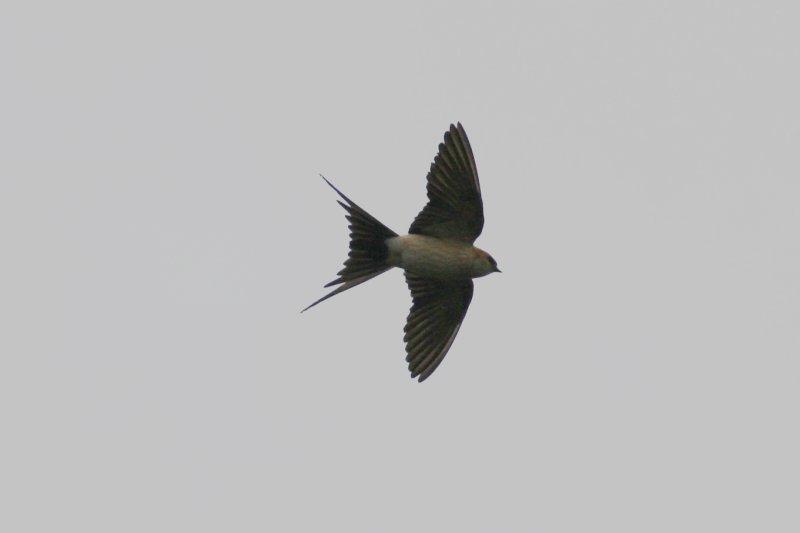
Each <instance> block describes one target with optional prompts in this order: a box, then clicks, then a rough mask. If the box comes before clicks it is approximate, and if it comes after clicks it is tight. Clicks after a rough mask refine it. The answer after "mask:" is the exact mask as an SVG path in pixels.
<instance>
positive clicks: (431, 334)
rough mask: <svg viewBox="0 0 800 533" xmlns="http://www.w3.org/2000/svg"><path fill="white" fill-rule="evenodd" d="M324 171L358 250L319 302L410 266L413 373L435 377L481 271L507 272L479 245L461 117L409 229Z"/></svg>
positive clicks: (479, 214) (479, 218) (479, 211)
mask: <svg viewBox="0 0 800 533" xmlns="http://www.w3.org/2000/svg"><path fill="white" fill-rule="evenodd" d="M322 179H324V180H325V182H326V183H327V184H328V185H330V186H331V188H333V190H334V191H336V193H337V194H338V195H339V196H340V197H341V198H342V200H344V201H341V200H337V201H338V203H339V205H341V206H342V207H343V208H344V209H345V211H347V215H346V218H347V220H348V221H349V222H350V225H349V229H350V252H349V254H348V258H347V260H346V261H345V262H344V268H343V269H341V270H340V271H339V272H338V276H339V277H338V278H336V279H335V280H333V281H331V282H330V283H328V284H327V285H325V287H331V286H334V285H339V287H338V288H336V289H335V290H333V291H331V292H330V293H328V294H326V295H325V296H323V297H322V298H320V299H319V300H317V301H316V302H314V303H312V304H311V305H309V306H308V307H306V308H305V309H303V311H306V310H308V309H310V308H311V307H314V306H315V305H317V304H318V303H320V302H323V301H325V300H327V299H328V298H330V297H331V296H335V295H337V294H339V293H340V292H343V291H346V290H348V289H352V288H353V287H355V286H356V285H360V284H361V283H364V282H365V281H367V280H369V279H372V278H374V277H375V276H377V275H379V274H382V273H384V272H386V271H387V270H389V269H391V268H394V267H398V268H402V269H403V270H404V271H405V277H406V283H407V284H408V288H409V289H410V290H411V298H412V300H413V304H412V306H411V311H410V312H409V314H408V319H407V321H406V326H405V337H404V339H403V340H404V341H405V344H406V361H407V362H408V369H409V370H410V371H411V377H412V378H418V379H419V381H420V382H422V381H424V380H425V379H427V378H428V377H429V376H430V375H431V374H432V373H433V371H434V370H436V368H437V367H438V366H439V364H440V363H441V362H442V360H443V359H444V356H445V355H447V352H448V350H450V347H451V346H452V344H453V341H454V340H455V338H456V334H458V330H459V328H461V323H462V322H463V320H464V316H465V315H466V313H467V308H468V307H469V304H470V301H471V300H472V291H473V283H472V279H473V278H479V277H482V276H486V275H487V274H491V273H492V272H500V269H498V268H497V262H496V261H495V260H494V259H493V258H492V256H491V255H489V254H488V253H486V252H484V251H483V250H481V249H480V248H477V247H476V246H473V243H474V242H475V239H477V238H478V236H479V235H480V234H481V231H482V230H483V200H482V198H481V185H480V182H479V181H478V169H477V168H476V166H475V157H474V156H473V155H472V148H471V147H470V144H469V139H467V134H466V132H465V131H464V128H463V127H462V126H461V123H458V124H457V125H455V126H454V125H452V124H451V125H450V129H449V131H447V132H445V134H444V142H442V143H441V144H439V153H438V154H437V155H436V157H435V158H434V160H433V163H432V164H431V168H430V171H429V172H428V178H427V180H428V185H427V191H428V203H427V204H426V205H425V207H424V208H423V209H422V211H420V213H419V214H418V215H417V217H416V218H415V219H414V222H412V223H411V227H410V228H409V230H408V235H398V234H397V233H395V232H394V231H392V230H390V229H389V228H387V227H386V226H384V225H383V224H381V223H380V222H379V221H378V220H377V219H376V218H375V217H373V216H372V215H370V214H369V213H367V212H366V211H364V209H362V208H361V207H359V206H358V205H357V204H356V203H355V202H353V201H352V200H351V199H350V198H348V197H347V196H345V195H344V194H343V193H342V192H341V191H340V190H339V189H337V188H336V187H335V186H334V185H333V184H332V183H331V182H330V181H328V180H327V179H326V178H325V176H322Z"/></svg>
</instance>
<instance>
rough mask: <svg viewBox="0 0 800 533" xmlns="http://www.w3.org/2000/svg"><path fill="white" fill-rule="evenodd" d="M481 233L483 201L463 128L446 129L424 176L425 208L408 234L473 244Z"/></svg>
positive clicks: (452, 127) (459, 125)
mask: <svg viewBox="0 0 800 533" xmlns="http://www.w3.org/2000/svg"><path fill="white" fill-rule="evenodd" d="M482 230H483V200H481V185H480V182H479V181H478V169H477V167H476V166H475V157H474V156H473V155H472V148H471V147H470V145H469V139H467V134H466V132H465V131H464V128H463V127H462V126H461V123H460V122H459V123H458V125H457V126H453V125H452V124H451V125H450V131H447V132H445V134H444V142H443V143H441V144H440V145H439V153H438V154H437V155H436V157H435V158H434V160H433V163H432V164H431V170H430V172H428V204H427V205H426V206H425V207H424V208H423V209H422V211H420V213H419V215H417V218H415V219H414V222H413V223H412V224H411V228H410V229H409V230H408V232H409V233H418V234H420V235H429V236H431V237H439V238H442V239H454V240H458V241H463V242H468V243H470V244H471V243H473V242H474V241H475V239H477V238H478V235H480V234H481V231H482Z"/></svg>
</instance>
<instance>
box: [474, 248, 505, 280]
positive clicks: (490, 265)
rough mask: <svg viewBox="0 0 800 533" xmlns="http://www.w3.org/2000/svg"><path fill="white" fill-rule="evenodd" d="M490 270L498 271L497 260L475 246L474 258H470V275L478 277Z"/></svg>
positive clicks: (490, 271)
mask: <svg viewBox="0 0 800 533" xmlns="http://www.w3.org/2000/svg"><path fill="white" fill-rule="evenodd" d="M492 272H500V269H499V268H497V261H495V260H494V257H492V256H491V255H489V254H487V253H486V252H484V251H483V250H481V249H480V248H475V258H474V259H473V260H472V276H473V277H475V278H479V277H481V276H486V275H488V274H491V273H492Z"/></svg>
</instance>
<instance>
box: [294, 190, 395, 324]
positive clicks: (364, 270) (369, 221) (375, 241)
mask: <svg viewBox="0 0 800 533" xmlns="http://www.w3.org/2000/svg"><path fill="white" fill-rule="evenodd" d="M322 179H324V180H325V183H327V184H328V185H330V186H331V188H332V189H333V190H334V191H336V193H337V194H338V195H339V196H341V197H342V199H343V200H344V202H342V201H339V200H337V202H339V205H341V206H342V207H344V209H345V211H347V215H346V218H347V220H348V222H350V225H349V226H348V227H349V228H350V253H349V254H348V258H347V260H346V261H345V262H344V268H343V269H341V270H340V271H339V272H338V276H339V277H338V278H336V279H335V280H333V281H331V282H330V283H328V284H327V285H325V286H326V287H332V286H333V285H340V284H341V287H338V288H337V289H335V290H333V291H331V292H329V293H328V294H326V295H325V296H323V297H322V298H320V299H319V300H317V301H316V302H314V303H313V304H311V305H309V306H308V307H306V308H305V309H303V311H306V310H307V309H310V308H312V307H314V306H315V305H317V304H318V303H320V302H324V301H325V300H327V299H328V298H330V297H331V296H335V295H337V294H339V293H340V292H344V291H346V290H347V289H352V288H353V287H355V286H356V285H360V284H361V283H364V282H365V281H367V280H369V279H372V278H374V277H375V276H377V275H378V274H383V273H384V272H386V271H387V270H389V269H390V268H392V267H391V265H389V264H387V259H388V257H389V248H388V247H387V245H386V240H387V239H389V238H391V237H397V233H395V232H393V231H392V230H390V229H389V228H387V227H386V226H384V225H383V224H381V223H380V222H379V221H378V219H376V218H375V217H373V216H372V215H370V214H369V213H367V212H366V211H364V210H363V209H361V208H360V207H359V206H358V205H357V204H356V203H355V202H353V201H352V200H350V198H348V197H347V196H345V195H344V194H342V191H340V190H339V189H337V188H336V187H335V186H334V185H333V184H332V183H331V182H330V181H328V180H327V179H326V178H325V176H322ZM303 311H301V313H302V312H303Z"/></svg>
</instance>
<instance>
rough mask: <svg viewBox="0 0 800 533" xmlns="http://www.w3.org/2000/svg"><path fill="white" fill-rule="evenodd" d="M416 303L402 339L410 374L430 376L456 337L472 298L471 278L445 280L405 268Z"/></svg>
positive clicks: (422, 379) (407, 281)
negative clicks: (410, 271) (433, 278)
mask: <svg viewBox="0 0 800 533" xmlns="http://www.w3.org/2000/svg"><path fill="white" fill-rule="evenodd" d="M406 283H408V288H409V289H411V298H412V299H413V301H414V303H413V304H412V306H411V311H410V312H409V313H408V320H407V321H406V327H405V332H406V335H405V337H404V338H403V340H404V341H405V342H406V354H407V356H406V361H408V369H409V370H410V371H411V377H412V378H415V377H417V376H419V381H424V380H425V379H427V378H428V376H430V375H431V374H432V373H433V371H434V370H436V367H438V366H439V363H441V362H442V359H444V356H445V355H447V351H448V350H449V349H450V346H451V345H452V344H453V341H454V340H455V338H456V334H457V333H458V330H459V328H460V327H461V322H462V321H463V320H464V316H465V315H466V314H467V308H468V307H469V303H470V301H471V300H472V288H473V284H472V280H471V279H466V280H459V281H454V282H443V281H439V280H432V279H428V278H422V277H419V276H415V275H414V274H409V273H408V272H406Z"/></svg>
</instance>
